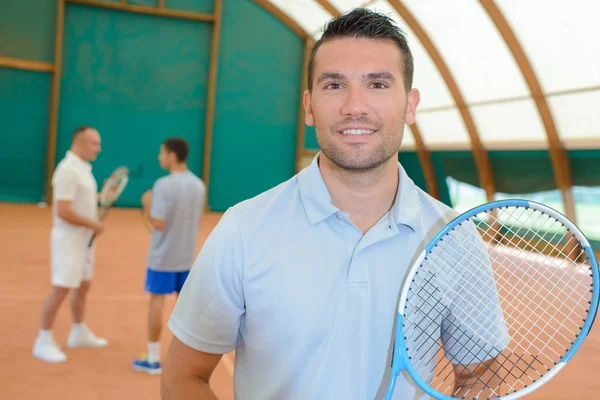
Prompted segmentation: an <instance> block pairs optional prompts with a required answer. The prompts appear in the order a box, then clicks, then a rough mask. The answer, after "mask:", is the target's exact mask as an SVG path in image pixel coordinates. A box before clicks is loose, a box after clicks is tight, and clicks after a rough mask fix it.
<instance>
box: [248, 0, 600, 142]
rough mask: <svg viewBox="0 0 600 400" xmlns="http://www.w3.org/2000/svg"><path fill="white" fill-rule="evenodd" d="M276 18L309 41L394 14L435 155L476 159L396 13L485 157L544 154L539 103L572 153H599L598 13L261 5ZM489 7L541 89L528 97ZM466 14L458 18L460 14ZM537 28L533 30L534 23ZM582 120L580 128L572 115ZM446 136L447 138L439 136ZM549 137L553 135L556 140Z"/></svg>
mask: <svg viewBox="0 0 600 400" xmlns="http://www.w3.org/2000/svg"><path fill="white" fill-rule="evenodd" d="M255 1H256V2H257V3H265V4H268V5H270V6H273V7H275V8H277V9H278V10H280V12H281V13H282V14H284V15H285V18H287V19H290V20H292V21H295V23H296V24H297V25H298V26H299V27H301V28H302V30H303V31H304V32H306V33H307V34H308V35H309V36H310V37H312V38H313V39H318V38H319V37H320V35H321V32H322V27H323V26H324V24H325V23H326V22H327V21H328V20H329V19H330V18H332V17H333V15H335V14H333V12H334V11H337V12H346V11H349V10H351V9H353V8H355V7H367V8H370V9H374V10H377V11H381V12H384V13H387V14H390V15H391V16H392V17H393V18H394V19H395V20H396V22H397V23H398V25H399V26H400V27H402V28H403V29H404V30H405V31H406V32H407V36H408V38H409V42H410V44H411V46H412V49H413V52H414V53H415V87H418V88H419V90H420V91H421V94H422V96H421V97H422V102H421V106H420V110H419V116H420V117H421V118H420V130H421V131H422V135H423V141H424V143H425V144H426V145H427V146H428V148H430V149H432V150H433V149H444V150H445V149H465V150H466V149H471V145H470V140H469V134H468V130H467V128H466V127H465V124H464V121H462V118H460V110H459V108H460V107H461V105H460V104H459V105H457V104H456V100H455V99H454V98H453V96H452V93H451V90H450V89H449V88H448V85H447V84H446V83H445V82H444V78H443V76H442V74H441V73H440V71H439V68H437V66H436V65H435V61H434V60H432V58H431V57H430V56H429V55H428V53H427V51H426V50H425V47H424V46H423V44H422V43H421V41H420V39H419V37H418V36H417V35H416V34H415V33H414V32H413V30H412V29H410V26H409V24H408V23H407V21H405V20H404V19H403V18H402V16H401V15H400V13H399V12H398V8H399V7H401V8H402V9H405V10H406V11H408V12H409V13H410V14H411V15H412V16H413V17H414V19H415V20H416V21H418V22H419V25H420V26H421V28H422V29H423V31H424V32H425V33H426V35H427V37H428V38H429V39H430V41H431V43H432V44H433V46H434V47H435V48H436V49H437V51H438V52H439V54H440V57H441V58H442V59H443V60H444V62H445V64H446V65H447V67H448V71H449V72H450V74H451V75H452V76H453V78H454V80H455V82H456V86H457V89H458V90H459V92H460V94H461V96H462V98H463V99H464V105H465V106H466V107H467V108H468V109H469V112H470V113H471V115H472V118H473V122H474V125H475V127H476V130H477V132H479V134H480V139H481V143H482V145H483V147H484V148H486V149H489V150H493V149H548V148H549V143H548V130H550V131H552V129H551V128H548V123H547V121H545V120H546V119H547V117H546V116H542V115H540V114H542V113H541V112H540V106H539V97H540V96H542V97H544V99H545V102H546V103H547V109H548V111H547V112H544V113H543V114H549V115H551V116H552V118H553V120H554V125H555V128H556V129H555V130H556V137H557V139H558V142H559V143H561V145H562V146H563V147H565V148H567V149H571V148H589V147H595V148H600V132H599V128H598V127H599V126H600V123H599V122H600V121H599V118H600V117H599V116H598V113H597V112H596V111H595V110H596V108H597V106H595V104H598V103H599V101H600V68H597V65H598V63H597V55H596V52H594V51H593V48H595V47H596V46H593V44H594V42H595V41H594V39H593V38H594V37H596V35H597V32H596V29H595V22H596V17H595V16H596V15H599V14H600V3H598V4H597V2H589V1H587V0H573V1H569V2H565V1H562V0H560V1H559V0H531V1H528V2H522V1H518V0H495V1H493V2H491V1H487V0H482V1H475V0H456V1H452V2H445V1H431V2H429V1H427V2H424V1H420V0H403V1H400V0H294V1H290V0H255ZM490 6H493V7H494V8H495V9H497V10H498V11H499V12H500V13H501V15H502V16H503V17H504V20H505V21H506V23H507V25H508V26H510V28H511V31H512V34H513V36H514V39H515V40H516V42H517V43H518V44H519V47H520V48H521V49H522V52H523V54H524V55H525V56H526V59H527V60H528V63H529V65H530V67H531V68H530V70H531V73H532V74H533V75H534V76H535V77H536V80H537V81H538V83H539V89H540V90H539V93H538V92H537V91H533V92H532V90H531V85H530V83H528V79H527V74H525V71H524V70H523V69H522V67H521V66H520V65H519V61H518V60H517V59H516V58H515V56H514V54H513V50H511V47H510V44H509V43H507V41H506V40H505V38H504V37H503V33H502V32H501V30H500V29H499V27H498V26H497V24H496V23H495V22H494V20H493V17H492V16H490V13H489V7H490ZM457 10H460V12H457ZM534 21H535V23H533V22H534ZM577 110H579V111H580V112H579V113H577V117H578V118H576V119H574V118H573V113H574V112H575V111H577ZM441 127H443V129H442V130H441V131H443V133H441V131H440V129H441ZM550 135H551V136H553V135H554V134H553V133H551V134H550Z"/></svg>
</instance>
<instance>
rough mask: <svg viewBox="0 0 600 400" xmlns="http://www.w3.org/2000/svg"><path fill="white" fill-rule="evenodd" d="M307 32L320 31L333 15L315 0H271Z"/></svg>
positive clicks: (270, 0)
mask: <svg viewBox="0 0 600 400" xmlns="http://www.w3.org/2000/svg"><path fill="white" fill-rule="evenodd" d="M269 2H270V3H272V4H274V5H275V6H277V7H278V8H279V9H280V10H281V11H282V12H284V13H285V14H286V15H287V16H289V17H290V18H292V19H294V20H295V21H296V22H297V23H298V25H300V26H301V27H302V29H304V30H305V31H306V32H308V33H309V34H311V32H320V31H321V30H322V28H323V25H325V22H327V21H328V20H330V19H331V18H332V17H331V15H330V14H329V13H328V12H327V11H325V9H324V8H323V7H321V5H320V4H319V3H317V2H316V1H313V0H293V1H292V0H269Z"/></svg>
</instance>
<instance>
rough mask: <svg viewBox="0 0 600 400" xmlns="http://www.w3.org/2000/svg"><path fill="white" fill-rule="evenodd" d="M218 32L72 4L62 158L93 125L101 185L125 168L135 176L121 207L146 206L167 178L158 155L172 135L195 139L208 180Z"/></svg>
mask: <svg viewBox="0 0 600 400" xmlns="http://www.w3.org/2000/svg"><path fill="white" fill-rule="evenodd" d="M211 27H212V25H211V24H209V23H202V22H194V21H182V20H175V19H170V18H161V17H154V16H146V15H139V14H132V13H124V12H120V11H112V10H105V9H100V8H91V7H86V6H79V5H69V6H68V7H67V10H66V17H65V42H64V58H63V60H64V61H63V64H64V65H63V76H62V80H61V86H62V88H61V103H60V112H59V126H58V142H57V160H56V161H57V162H58V161H59V160H60V159H61V158H62V157H63V156H64V153H65V151H66V150H67V149H68V148H69V146H70V141H71V133H72V131H73V130H74V129H75V128H76V127H77V126H80V125H92V126H94V127H96V128H97V129H98V130H99V131H100V134H101V135H102V145H103V146H102V147H103V151H102V153H101V154H100V156H99V158H98V160H97V161H96V162H95V163H94V172H95V176H96V179H97V181H98V182H99V183H101V182H102V181H103V179H104V178H105V177H106V176H108V174H110V172H111V171H112V170H113V169H114V168H116V167H117V166H119V165H126V166H128V167H129V168H130V170H131V172H132V175H131V179H130V183H129V186H128V187H127V189H126V190H125V192H124V193H123V195H122V197H121V198H120V199H119V202H118V204H117V205H120V206H139V198H140V196H141V194H142V193H143V192H144V191H145V190H147V189H149V188H151V187H152V184H153V183H154V181H155V180H156V179H157V178H159V177H160V176H162V175H164V174H165V172H164V171H161V170H160V167H159V165H158V161H157V155H158V149H159V146H160V144H161V142H162V141H163V140H165V139H166V138H167V137H169V136H181V137H183V138H185V139H186V140H187V141H188V142H189V144H190V147H191V149H190V156H189V159H188V163H189V167H190V169H191V170H192V171H193V172H194V173H196V174H198V175H199V176H201V175H202V163H203V151H204V121H205V113H206V91H207V82H208V68H209V57H210V40H211Z"/></svg>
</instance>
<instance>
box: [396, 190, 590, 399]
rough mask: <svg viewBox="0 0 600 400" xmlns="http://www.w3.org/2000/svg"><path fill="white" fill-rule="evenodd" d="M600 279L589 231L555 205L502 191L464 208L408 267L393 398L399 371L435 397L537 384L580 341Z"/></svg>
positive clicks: (485, 395)
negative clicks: (491, 199) (507, 196)
mask: <svg viewBox="0 0 600 400" xmlns="http://www.w3.org/2000/svg"><path fill="white" fill-rule="evenodd" d="M598 285H599V278H598V264H597V261H596V258H595V255H594V252H593V251H592V248H591V246H590V244H589V242H588V240H587V239H586V238H585V236H584V235H583V233H582V232H581V231H580V230H579V229H578V228H577V227H576V226H575V225H574V224H573V223H572V222H571V221H569V220H568V219H567V218H565V217H564V216H563V215H561V214H560V213H558V212H557V211H555V210H553V209H551V208H549V207H547V206H544V205H542V204H539V203H535V202H528V201H524V200H502V201H495V202H491V203H488V204H484V205H482V206H479V207H476V208H474V209H472V210H470V211H468V212H466V213H464V214H462V215H460V216H458V217H457V218H456V219H454V220H453V221H452V222H450V223H449V224H448V225H447V226H446V227H444V229H443V230H442V231H441V232H439V233H438V234H437V235H436V236H435V238H434V239H433V240H432V241H431V242H430V243H429V244H428V245H427V246H426V248H425V250H424V251H423V252H422V254H421V255H420V256H419V258H418V259H417V261H416V262H415V263H414V264H413V266H412V267H411V268H410V270H409V272H408V273H407V278H406V280H405V282H404V284H403V287H402V291H401V295H400V301H399V306H398V315H397V322H396V331H395V343H394V351H393V361H392V373H391V378H390V382H389V386H388V391H387V394H386V397H385V399H386V400H389V399H391V398H392V396H393V393H394V386H395V384H396V379H397V377H398V375H399V374H400V372H404V373H405V374H408V376H409V377H410V378H411V379H412V381H413V382H414V383H415V384H416V385H417V386H418V387H419V388H420V389H421V390H422V391H423V392H425V393H427V394H428V395H429V396H431V397H432V398H434V399H504V400H509V399H510V400H512V399H517V398H521V397H523V396H525V395H527V394H528V393H531V392H533V391H535V390H536V389H538V388H540V387H541V386H542V385H544V384H545V383H547V382H548V381H549V380H550V379H552V377H553V376H555V375H556V374H557V373H558V372H559V371H560V370H561V369H562V368H563V367H565V365H566V364H567V363H568V362H569V360H571V358H572V357H573V355H574V354H575V353H576V352H577V350H578V349H579V348H580V347H581V344H582V342H583V340H584V339H585V338H586V336H587V335H588V333H589V331H590V329H591V326H592V324H593V321H594V318H595V316H596V311H597V307H598V298H599V286H598ZM407 378H408V377H407ZM397 398H402V397H401V396H398V397H397Z"/></svg>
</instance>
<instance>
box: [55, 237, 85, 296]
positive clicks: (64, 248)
mask: <svg viewBox="0 0 600 400" xmlns="http://www.w3.org/2000/svg"><path fill="white" fill-rule="evenodd" d="M89 232H90V231H89V230H87V229H85V230H83V229H77V230H63V229H52V232H51V233H50V268H51V275H52V285H53V286H59V287H65V288H71V289H75V288H78V287H79V286H81V282H83V281H89V280H91V279H92V276H93V274H94V253H95V248H96V243H95V242H94V244H92V246H91V247H88V244H89V242H90V238H91V236H90V233H89Z"/></svg>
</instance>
